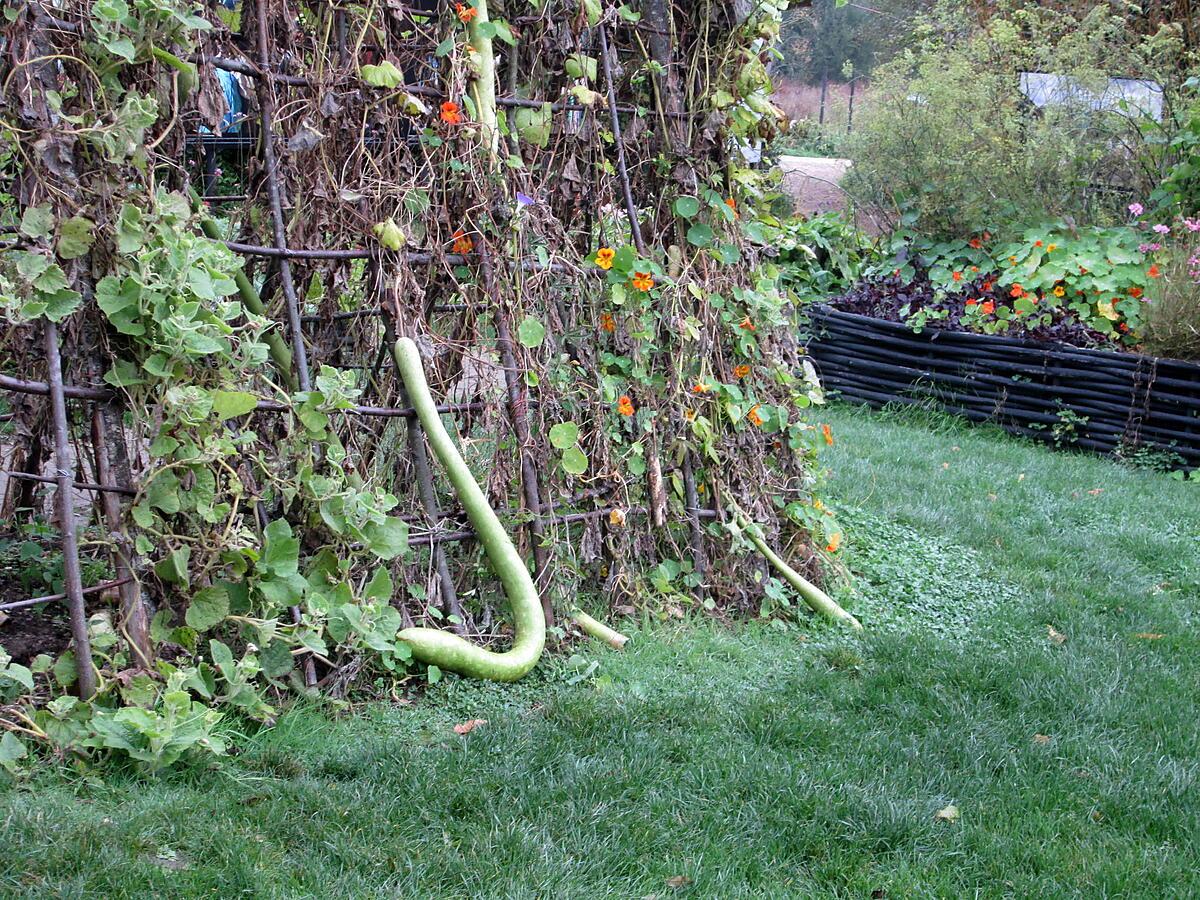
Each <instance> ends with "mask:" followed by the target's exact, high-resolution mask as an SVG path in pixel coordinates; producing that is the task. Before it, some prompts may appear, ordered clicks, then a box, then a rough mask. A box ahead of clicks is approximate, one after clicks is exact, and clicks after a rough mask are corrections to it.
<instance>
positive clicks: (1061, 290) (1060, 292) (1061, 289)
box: [1054, 284, 1067, 297]
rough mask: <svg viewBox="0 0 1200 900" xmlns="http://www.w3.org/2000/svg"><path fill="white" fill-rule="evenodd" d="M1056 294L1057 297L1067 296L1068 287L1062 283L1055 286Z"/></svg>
mask: <svg viewBox="0 0 1200 900" xmlns="http://www.w3.org/2000/svg"><path fill="white" fill-rule="evenodd" d="M1054 296H1055V297H1065V296H1067V289H1066V288H1065V287H1063V286H1062V285H1061V284H1060V285H1058V286H1057V287H1055V288H1054Z"/></svg>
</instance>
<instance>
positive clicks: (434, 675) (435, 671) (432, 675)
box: [6, 665, 442, 736]
mask: <svg viewBox="0 0 1200 900" xmlns="http://www.w3.org/2000/svg"><path fill="white" fill-rule="evenodd" d="M425 677H426V678H428V679H429V683H430V684H437V683H438V682H439V681H441V680H442V670H441V669H439V668H438V667H437V666H434V665H431V666H430V667H429V668H428V669H426V670H425ZM6 736H7V735H6Z"/></svg>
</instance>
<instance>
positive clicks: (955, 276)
mask: <svg viewBox="0 0 1200 900" xmlns="http://www.w3.org/2000/svg"><path fill="white" fill-rule="evenodd" d="M950 277H951V278H953V279H954V280H955V281H962V280H963V274H962V272H955V273H954V274H953V275H952V276H950Z"/></svg>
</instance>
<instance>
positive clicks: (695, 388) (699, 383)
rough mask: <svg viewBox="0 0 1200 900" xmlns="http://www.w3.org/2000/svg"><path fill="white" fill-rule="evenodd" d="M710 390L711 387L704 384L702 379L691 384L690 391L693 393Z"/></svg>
mask: <svg viewBox="0 0 1200 900" xmlns="http://www.w3.org/2000/svg"><path fill="white" fill-rule="evenodd" d="M711 390H712V388H711V387H709V386H708V385H707V384H705V383H704V382H703V381H697V382H696V383H695V384H693V385H692V393H693V394H707V393H708V392H709V391H711Z"/></svg>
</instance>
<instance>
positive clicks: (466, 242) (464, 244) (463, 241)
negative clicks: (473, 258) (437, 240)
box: [451, 228, 475, 254]
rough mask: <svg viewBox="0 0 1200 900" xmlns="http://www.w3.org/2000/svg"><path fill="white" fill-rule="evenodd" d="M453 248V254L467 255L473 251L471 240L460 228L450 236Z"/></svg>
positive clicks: (473, 246) (473, 244)
mask: <svg viewBox="0 0 1200 900" xmlns="http://www.w3.org/2000/svg"><path fill="white" fill-rule="evenodd" d="M452 237H453V239H454V246H453V247H452V248H451V249H453V250H454V252H455V253H462V254H467V253H470V252H471V251H472V250H474V249H475V242H474V241H473V240H471V236H470V235H469V234H466V233H465V232H464V231H463V230H462V229H461V228H460V229H458V231H456V232H454V234H453V235H452Z"/></svg>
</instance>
